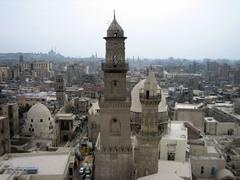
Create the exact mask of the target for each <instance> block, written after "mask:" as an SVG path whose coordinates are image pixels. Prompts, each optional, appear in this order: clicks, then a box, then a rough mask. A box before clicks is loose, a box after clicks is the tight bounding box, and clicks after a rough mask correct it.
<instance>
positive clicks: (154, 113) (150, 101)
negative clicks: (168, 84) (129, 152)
mask: <svg viewBox="0 0 240 180" xmlns="http://www.w3.org/2000/svg"><path fill="white" fill-rule="evenodd" d="M139 96H140V97H139V98H140V102H141V104H142V114H141V117H142V121H141V130H140V132H139V134H137V146H136V155H135V164H136V168H137V176H138V177H143V176H146V175H149V174H154V173H157V172H158V156H159V141H160V139H161V135H162V133H163V132H161V131H159V129H158V105H159V103H160V102H161V89H159V88H158V84H157V80H156V78H155V75H154V73H153V71H152V70H151V69H149V70H148V76H147V79H146V80H145V82H144V87H143V88H142V89H140V92H139Z"/></svg>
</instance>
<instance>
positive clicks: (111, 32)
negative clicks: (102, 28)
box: [107, 12, 124, 37]
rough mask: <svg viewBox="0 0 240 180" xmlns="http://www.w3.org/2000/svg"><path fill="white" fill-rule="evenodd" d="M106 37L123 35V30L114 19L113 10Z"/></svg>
mask: <svg viewBox="0 0 240 180" xmlns="http://www.w3.org/2000/svg"><path fill="white" fill-rule="evenodd" d="M107 37H124V31H123V29H122V27H121V26H120V25H119V24H118V22H117V20H116V17H115V12H114V17H113V21H112V23H111V24H110V26H109V28H108V30H107Z"/></svg>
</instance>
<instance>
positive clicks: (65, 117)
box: [55, 113, 75, 120]
mask: <svg viewBox="0 0 240 180" xmlns="http://www.w3.org/2000/svg"><path fill="white" fill-rule="evenodd" d="M55 118H56V119H57V120H74V119H75V115H74V114H72V113H57V114H56V115H55Z"/></svg>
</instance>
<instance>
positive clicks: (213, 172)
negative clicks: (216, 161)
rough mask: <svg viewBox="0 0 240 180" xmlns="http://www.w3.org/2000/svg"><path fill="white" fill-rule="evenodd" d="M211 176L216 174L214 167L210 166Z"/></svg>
mask: <svg viewBox="0 0 240 180" xmlns="http://www.w3.org/2000/svg"><path fill="white" fill-rule="evenodd" d="M211 176H213V177H215V176H216V168H215V167H212V169H211Z"/></svg>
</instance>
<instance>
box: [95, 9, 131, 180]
mask: <svg viewBox="0 0 240 180" xmlns="http://www.w3.org/2000/svg"><path fill="white" fill-rule="evenodd" d="M104 39H105V40H106V60H105V62H104V63H102V70H103V72H104V99H102V100H101V101H100V104H99V105H100V133H99V136H98V139H97V142H96V160H95V165H96V169H95V179H97V180H123V179H124V180H130V179H131V176H132V163H133V155H132V147H131V141H130V102H129V101H128V98H127V93H126V73H127V71H128V64H127V63H126V62H125V42H124V41H125V39H126V37H124V31H123V29H122V28H121V26H120V25H119V24H118V22H117V20H116V17H115V13H114V18H113V21H112V23H111V25H110V26H109V28H108V30H107V36H106V37H104Z"/></svg>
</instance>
